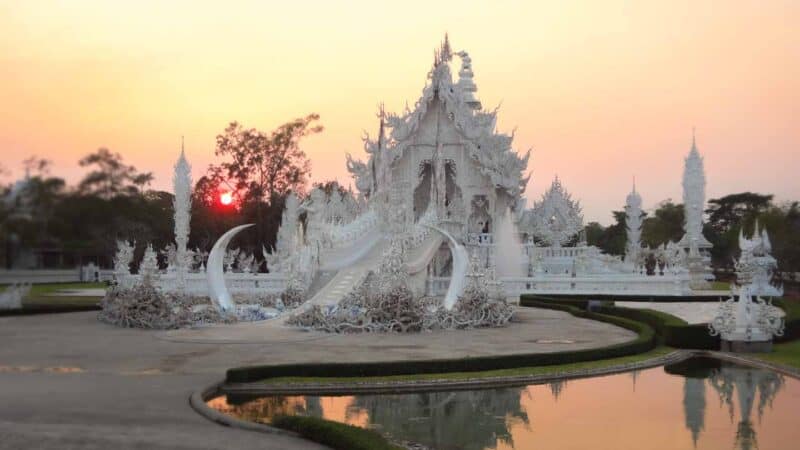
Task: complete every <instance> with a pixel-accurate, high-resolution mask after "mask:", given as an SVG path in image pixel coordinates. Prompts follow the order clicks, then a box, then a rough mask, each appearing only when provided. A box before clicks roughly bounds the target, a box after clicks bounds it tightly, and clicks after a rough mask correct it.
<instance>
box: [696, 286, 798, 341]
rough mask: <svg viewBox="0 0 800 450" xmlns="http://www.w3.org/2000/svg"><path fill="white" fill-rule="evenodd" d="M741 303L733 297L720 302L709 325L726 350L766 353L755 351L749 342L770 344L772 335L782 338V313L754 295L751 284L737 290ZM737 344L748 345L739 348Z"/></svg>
mask: <svg viewBox="0 0 800 450" xmlns="http://www.w3.org/2000/svg"><path fill="white" fill-rule="evenodd" d="M738 296H739V301H736V300H735V299H734V297H733V296H731V297H730V299H728V300H727V301H725V302H720V308H719V313H718V314H717V316H716V317H715V318H714V320H713V321H712V322H711V323H710V324H709V330H710V331H711V335H712V336H716V335H719V336H720V337H721V339H722V341H723V350H734V351H753V350H760V351H764V350H767V349H768V348H769V347H766V348H757V347H756V348H754V347H752V346H747V344H748V343H769V342H771V341H772V337H773V336H782V335H783V329H784V323H783V312H782V311H781V310H780V309H779V308H777V307H775V306H772V303H770V302H766V301H764V300H763V299H762V298H761V297H758V296H754V295H753V292H752V291H751V288H750V286H749V285H745V286H740V287H738ZM737 343H745V344H744V346H737Z"/></svg>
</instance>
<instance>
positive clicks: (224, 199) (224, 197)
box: [219, 192, 233, 206]
mask: <svg viewBox="0 0 800 450" xmlns="http://www.w3.org/2000/svg"><path fill="white" fill-rule="evenodd" d="M219 202H220V203H222V204H223V205H225V206H228V205H230V204H231V203H233V194H231V193H230V192H223V193H222V194H220V196H219Z"/></svg>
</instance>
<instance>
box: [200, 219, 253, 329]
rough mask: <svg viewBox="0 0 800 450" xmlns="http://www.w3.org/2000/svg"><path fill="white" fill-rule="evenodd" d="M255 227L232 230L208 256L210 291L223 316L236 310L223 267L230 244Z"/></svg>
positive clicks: (215, 245)
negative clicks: (245, 231) (243, 231)
mask: <svg viewBox="0 0 800 450" xmlns="http://www.w3.org/2000/svg"><path fill="white" fill-rule="evenodd" d="M253 225H255V224H252V223H249V224H245V225H239V226H237V227H233V228H231V229H230V230H228V231H227V232H226V233H225V234H223V235H222V236H221V237H220V238H219V239H218V240H217V242H216V243H215V244H214V247H213V248H212V249H211V253H209V254H208V268H207V273H206V279H207V280H208V291H209V294H210V296H211V300H212V301H213V302H214V305H215V306H216V307H217V309H218V310H219V311H220V312H221V313H223V314H228V313H232V312H234V311H235V308H236V305H235V304H234V302H233V299H232V298H231V294H230V293H229V292H228V289H227V288H226V287H225V274H224V272H223V267H222V265H223V262H224V261H223V260H224V259H225V255H226V250H227V248H228V244H229V243H230V242H231V239H233V238H234V237H235V236H236V235H237V234H238V233H239V232H240V231H242V230H244V229H245V228H249V227H252V226H253Z"/></svg>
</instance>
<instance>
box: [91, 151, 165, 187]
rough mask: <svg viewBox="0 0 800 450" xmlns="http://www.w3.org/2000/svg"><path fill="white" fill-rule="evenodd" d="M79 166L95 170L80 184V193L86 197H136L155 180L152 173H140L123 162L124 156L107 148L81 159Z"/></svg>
mask: <svg viewBox="0 0 800 450" xmlns="http://www.w3.org/2000/svg"><path fill="white" fill-rule="evenodd" d="M78 164H80V166H81V167H93V168H94V169H93V170H91V171H90V172H89V173H88V174H86V176H85V177H84V178H83V180H81V182H80V183H79V184H78V191H79V192H80V193H82V194H84V195H97V196H99V197H102V198H105V199H110V198H112V197H115V196H118V195H136V194H139V193H141V192H142V190H143V189H144V187H145V186H147V185H149V184H150V182H151V181H152V180H153V174H152V173H151V172H141V173H140V172H138V171H137V170H136V168H135V167H134V166H130V165H127V164H125V163H124V162H123V161H122V155H120V154H119V153H112V152H111V151H110V150H108V149H107V148H105V147H101V148H99V149H98V150H97V151H96V152H94V153H91V154H89V155H86V156H85V157H83V158H81V160H80V161H78Z"/></svg>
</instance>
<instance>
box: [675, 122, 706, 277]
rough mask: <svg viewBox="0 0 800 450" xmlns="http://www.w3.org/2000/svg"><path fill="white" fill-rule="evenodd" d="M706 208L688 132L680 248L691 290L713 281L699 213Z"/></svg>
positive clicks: (699, 167)
mask: <svg viewBox="0 0 800 450" xmlns="http://www.w3.org/2000/svg"><path fill="white" fill-rule="evenodd" d="M705 206H706V174H705V169H704V167H703V157H702V156H700V152H699V151H697V144H696V142H695V138H694V132H692V148H691V150H689V155H688V156H687V157H686V159H685V161H684V166H683V210H684V216H685V217H684V222H683V231H684V235H683V238H681V241H680V246H681V248H683V249H684V251H685V252H687V254H688V258H687V261H688V266H689V267H688V269H689V274H690V276H691V287H692V289H702V288H707V287H708V281H709V280H711V279H713V275H711V268H710V267H709V263H710V260H709V257H708V251H709V249H710V248H711V243H710V242H708V240H707V239H706V238H705V236H703V211H704V209H705Z"/></svg>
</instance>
